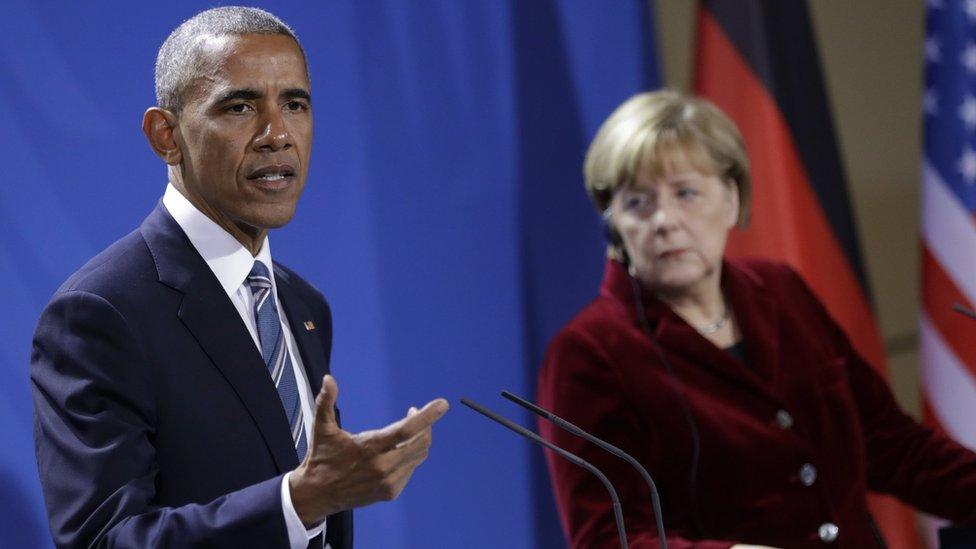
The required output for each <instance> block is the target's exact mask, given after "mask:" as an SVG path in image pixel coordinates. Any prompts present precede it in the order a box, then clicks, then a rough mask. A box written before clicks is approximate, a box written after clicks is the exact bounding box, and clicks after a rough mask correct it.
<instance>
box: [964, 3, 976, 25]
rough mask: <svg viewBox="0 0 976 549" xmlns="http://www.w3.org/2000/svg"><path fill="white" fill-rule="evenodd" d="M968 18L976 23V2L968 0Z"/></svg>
mask: <svg viewBox="0 0 976 549" xmlns="http://www.w3.org/2000/svg"><path fill="white" fill-rule="evenodd" d="M965 10H966V17H967V18H968V19H969V21H970V22H976V0H966V8H965Z"/></svg>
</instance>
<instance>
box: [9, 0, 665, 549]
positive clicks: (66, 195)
mask: <svg viewBox="0 0 976 549" xmlns="http://www.w3.org/2000/svg"><path fill="white" fill-rule="evenodd" d="M6 6H7V8H6V10H5V12H6V15H7V18H6V21H7V25H6V28H5V30H4V32H2V33H0V100H2V104H3V105H4V108H2V109H0V128H2V135H3V146H2V147H0V161H2V166H3V169H2V171H3V179H4V181H3V182H2V183H0V219H2V220H3V224H4V226H5V227H7V229H6V231H5V232H6V234H5V236H4V237H3V238H2V239H0V287H2V288H4V290H5V293H6V296H7V297H6V299H5V307H4V309H5V312H4V314H2V315H0V327H2V333H3V336H4V337H3V340H2V341H3V343H2V345H0V361H2V362H0V367H2V371H3V372H6V373H7V378H6V381H5V382H3V383H0V432H2V433H3V437H2V438H0V444H2V451H0V546H4V547H6V546H11V547H13V546H17V547H36V546H47V545H50V542H49V541H48V537H47V527H46V519H45V518H44V510H43V503H42V498H41V493H40V487H39V484H38V481H37V472H36V465H35V462H34V456H33V441H32V433H31V405H30V391H29V382H28V368H27V364H28V355H29V349H30V338H31V333H32V332H33V328H34V323H35V321H36V319H37V316H38V315H39V313H40V310H41V308H42V307H43V306H44V304H45V303H46V302H47V300H48V298H49V297H50V295H51V294H52V293H53V291H54V290H55V288H57V286H58V285H59V284H60V282H61V281H62V280H63V279H64V278H66V277H67V276H68V275H69V274H70V273H71V272H72V271H74V270H75V269H76V268H77V267H78V266H80V265H81V264H82V263H84V262H85V261H86V260H87V259H88V258H89V257H91V256H92V255H94V254H95V253H97V252H98V251H99V250H101V249H102V248H104V247H105V246H106V245H108V244H109V243H111V242H112V241H113V240H115V239H117V238H119V237H120V236H122V235H123V234H125V233H127V232H128V231H130V230H132V229H133V228H135V227H136V226H137V225H138V223H139V222H140V221H141V219H142V218H143V217H144V216H145V215H146V214H147V213H148V212H149V211H150V210H151V209H152V207H153V206H154V204H155V202H156V201H157V200H158V199H159V197H160V196H161V194H162V191H163V188H164V185H165V170H164V168H163V165H162V163H161V162H160V161H159V160H158V159H157V158H156V157H155V156H154V155H153V154H152V152H151V151H150V149H149V147H148V146H147V145H146V143H145V140H144V138H143V136H142V134H141V132H140V129H139V125H140V120H141V116H142V112H143V111H144V110H145V108H146V107H147V106H150V105H152V104H153V103H154V100H153V91H152V90H153V88H152V67H153V62H154V59H155V53H156V50H157V48H158V47H159V45H160V44H161V43H162V41H163V40H164V39H165V38H166V36H167V34H168V33H169V32H170V31H171V30H172V29H173V28H174V27H175V26H176V25H178V24H179V23H180V22H181V21H182V20H183V19H186V18H187V17H190V16H192V15H193V14H194V13H196V12H197V11H199V10H201V9H204V8H207V7H210V6H212V4H211V3H209V2H187V1H183V2H180V1H177V2H168V3H166V4H165V6H164V5H162V4H158V5H149V4H146V5H143V3H130V2H96V3H87V2H81V3H74V2H70V3H69V2H63V3H61V2H57V3H54V2H52V3H37V2H31V1H24V0H12V1H9V0H8V2H7V3H6ZM262 7H265V8H266V9H269V10H270V11H273V12H274V13H276V14H277V15H279V16H281V17H282V18H283V19H285V20H286V21H288V22H289V23H290V24H291V25H292V26H293V27H294V28H295V29H296V31H297V32H298V34H299V37H300V39H301V40H302V42H303V45H304V47H305V49H306V51H307V54H308V58H309V64H310V71H311V75H312V90H313V96H314V100H315V118H316V121H315V124H316V126H315V129H316V135H315V146H314V153H313V160H312V167H311V171H310V177H309V182H308V185H307V187H306V189H307V190H306V192H305V196H304V197H303V199H302V202H301V204H300V205H299V212H298V215H297V216H296V219H295V220H294V221H293V222H292V223H291V224H290V225H288V226H287V227H286V228H284V229H281V230H279V231H276V232H274V233H272V240H273V241H274V252H275V257H276V259H278V260H279V261H282V262H284V263H286V264H288V265H290V266H292V267H293V268H295V269H296V270H298V272H300V273H302V274H303V275H304V276H305V277H306V278H307V279H309V280H310V281H312V282H313V283H314V284H316V285H317V286H318V287H319V288H320V289H321V290H322V291H323V292H324V293H325V295H326V296H327V297H328V298H329V300H330V302H331V304H332V307H333V313H334V317H335V347H334V350H333V369H334V372H335V374H336V377H337V379H338V381H339V385H340V406H341V407H342V408H343V419H344V421H345V426H346V428H347V429H349V430H354V431H358V430H362V429H367V428H373V427H379V426H381V425H385V424H387V423H388V422H390V421H393V420H395V419H397V418H399V417H400V416H402V415H403V414H404V413H405V412H406V409H407V408H408V407H409V406H410V405H414V404H420V403H423V402H425V401H427V400H428V399H430V398H433V397H435V396H445V397H447V398H449V399H450V400H451V402H452V404H454V409H453V410H452V411H451V412H450V413H449V414H448V415H447V416H446V417H445V418H444V420H442V422H441V423H440V424H439V425H438V427H437V429H436V431H435V441H434V447H433V450H432V453H431V456H430V458H429V459H428V461H427V462H426V463H425V464H424V465H423V466H422V467H421V468H420V469H419V470H418V471H417V473H416V475H415V476H414V479H413V481H412V482H411V484H410V486H409V487H408V489H407V490H406V491H405V492H404V494H403V495H402V496H401V498H400V499H398V500H397V501H396V502H394V503H388V504H379V505H375V506H372V507H369V508H367V509H364V510H362V511H360V512H359V513H358V515H357V533H356V538H357V546H360V547H386V548H393V549H396V548H412V547H512V548H520V547H526V548H528V547H560V546H562V545H564V541H563V538H562V535H561V533H560V529H559V525H558V519H557V518H556V514H555V511H554V508H553V503H552V497H551V495H550V492H549V486H548V480H547V479H546V476H545V470H544V466H543V464H542V459H541V452H540V451H539V450H538V449H537V448H535V447H530V446H529V445H528V444H527V443H526V442H524V441H522V440H520V439H516V438H515V437H514V436H513V435H512V434H510V433H509V432H507V431H504V430H503V429H502V428H500V427H498V426H496V425H493V424H489V423H486V422H485V421H483V420H482V418H481V417H480V416H476V415H475V414H473V413H471V412H470V411H469V410H467V409H464V408H463V407H461V406H458V405H457V404H458V402H457V400H458V398H459V397H461V396H469V397H471V398H473V399H475V400H476V401H479V402H482V403H485V404H488V405H489V406H492V407H495V408H497V409H500V410H501V411H503V412H505V413H506V414H507V415H509V416H513V417H515V418H517V419H518V420H519V421H520V422H521V423H523V424H526V425H531V424H532V421H531V419H530V418H528V417H527V416H526V415H524V414H522V413H520V412H519V411H518V410H515V409H513V408H512V407H511V406H509V405H507V404H505V403H504V401H501V400H500V399H499V398H498V391H499V390H500V389H509V390H512V391H513V392H516V393H520V394H523V395H530V396H531V395H532V393H533V391H534V385H535V384H534V379H535V372H536V369H537V366H538V364H539V361H540V359H541V356H542V353H543V352H544V349H545V344H546V341H547V340H548V338H549V337H551V336H552V334H553V333H554V331H555V330H556V329H558V327H559V326H560V325H562V324H563V323H565V322H566V321H567V320H568V319H569V318H570V317H571V315H572V314H573V313H574V312H575V311H576V310H578V309H579V308H580V307H581V306H582V305H583V304H585V303H586V302H587V301H588V300H589V299H591V298H592V296H593V295H594V294H595V292H596V288H597V285H598V283H599V279H600V274H601V271H602V262H603V260H602V254H603V243H602V241H601V231H600V227H599V219H598V216H597V215H596V213H595V212H594V211H593V209H592V207H591V206H590V204H589V202H588V201H587V198H586V196H585V193H584V191H583V185H582V177H581V175H580V174H581V165H582V156H583V153H584V151H585V147H586V145H587V143H588V142H589V140H590V139H591V138H592V136H593V134H594V132H595V130H596V128H597V126H598V125H599V123H600V121H601V120H602V119H603V118H605V117H606V116H607V115H608V114H609V113H610V111H611V110H612V109H613V107H614V106H615V105H617V104H619V103H620V102H621V101H622V100H623V99H625V98H626V97H628V96H629V95H631V94H633V93H635V92H637V91H639V90H642V89H646V88H649V87H654V86H656V84H657V82H658V76H657V75H658V68H657V61H656V54H655V47H654V40H653V33H652V27H653V25H652V19H651V17H652V15H651V10H650V9H649V6H648V3H647V2H645V1H636V0H635V1H624V0H621V1H619V2H593V1H583V0H580V1H566V2H556V1H546V0H532V1H524V0H509V1H501V0H470V1H464V2H458V1H455V0H443V1H408V0H372V1H369V2H359V1H352V0H349V1H341V2H314V3H313V2H288V3H285V2H267V3H266V4H265V5H264V6H262ZM11 15H12V17H11Z"/></svg>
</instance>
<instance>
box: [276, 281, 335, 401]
mask: <svg viewBox="0 0 976 549" xmlns="http://www.w3.org/2000/svg"><path fill="white" fill-rule="evenodd" d="M274 273H275V280H276V281H277V286H276V288H277V290H278V299H280V300H281V308H282V309H284V311H285V317H287V318H288V325H289V326H290V327H291V334H292V337H294V338H295V343H296V344H297V345H298V352H299V353H300V354H301V355H302V365H303V366H304V367H305V374H306V377H308V384H309V385H310V386H311V388H312V396H313V397H314V396H315V395H316V394H318V392H319V389H321V387H322V377H323V376H324V375H325V374H326V373H328V371H329V353H327V352H326V350H325V347H324V346H323V345H322V339H321V338H320V337H319V332H318V330H326V329H330V327H327V326H319V327H317V328H315V327H314V326H315V325H314V323H313V324H309V323H310V322H311V320H312V312H311V311H310V310H309V309H308V306H307V305H306V304H305V301H304V300H303V299H301V298H300V297H299V295H298V293H297V291H296V290H295V288H294V287H293V284H294V282H293V281H292V275H291V273H289V272H288V271H286V270H284V269H281V268H279V267H277V266H276V267H275V270H274ZM310 325H311V326H312V327H311V328H310V327H309V326H310Z"/></svg>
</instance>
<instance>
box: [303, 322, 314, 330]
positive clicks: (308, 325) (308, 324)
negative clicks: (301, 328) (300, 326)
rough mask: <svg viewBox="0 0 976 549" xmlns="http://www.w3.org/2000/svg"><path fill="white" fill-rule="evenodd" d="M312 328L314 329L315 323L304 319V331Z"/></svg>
mask: <svg viewBox="0 0 976 549" xmlns="http://www.w3.org/2000/svg"><path fill="white" fill-rule="evenodd" d="M314 329H315V323H314V322H312V321H311V320H306V321H305V331H306V332H311V331H312V330H314Z"/></svg>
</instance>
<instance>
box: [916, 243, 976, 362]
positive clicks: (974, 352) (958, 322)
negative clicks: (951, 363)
mask: <svg viewBox="0 0 976 549" xmlns="http://www.w3.org/2000/svg"><path fill="white" fill-rule="evenodd" d="M956 303H959V304H960V305H963V306H964V307H967V308H969V309H970V310H971V309H972V308H973V306H972V304H971V303H970V302H969V300H967V299H966V296H965V295H963V293H962V292H961V291H959V287H958V286H956V283H955V282H953V280H952V279H951V278H949V276H948V275H947V274H946V273H945V271H943V270H942V265H941V264H939V262H938V261H936V259H935V258H934V257H932V254H931V253H930V252H929V250H928V248H927V247H926V246H924V245H923V246H922V306H923V307H924V308H925V314H926V315H928V317H929V320H930V321H931V322H932V325H933V326H934V327H935V328H936V330H937V331H938V332H939V335H940V336H941V337H942V340H943V341H945V343H946V345H948V346H949V348H950V349H951V350H952V352H953V354H955V355H956V357H958V358H959V362H960V364H961V365H962V366H963V367H965V368H966V370H967V371H969V373H970V374H972V376H973V378H974V379H976V338H974V337H973V330H974V329H976V321H974V320H973V319H971V318H967V317H965V316H963V315H961V314H959V313H957V312H955V311H953V310H952V306H953V305H954V304H956Z"/></svg>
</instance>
